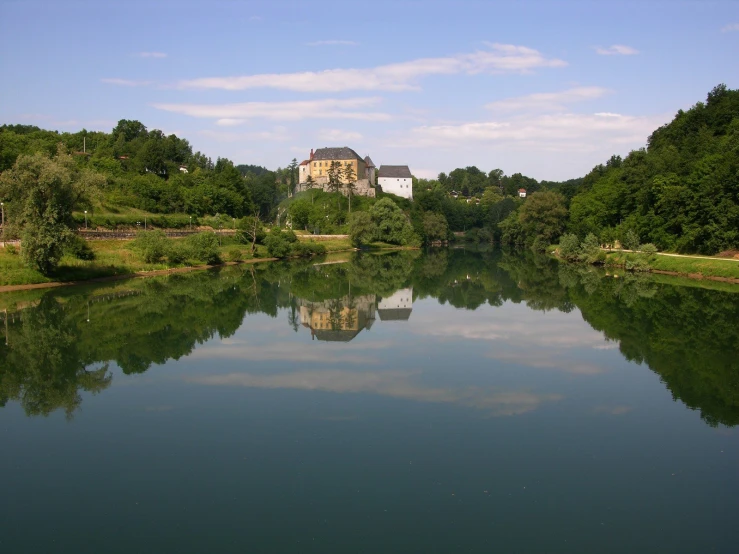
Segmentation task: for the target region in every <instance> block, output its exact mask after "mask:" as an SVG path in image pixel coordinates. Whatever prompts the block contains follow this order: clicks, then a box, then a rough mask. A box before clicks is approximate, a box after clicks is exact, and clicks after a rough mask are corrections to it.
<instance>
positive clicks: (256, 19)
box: [249, 15, 264, 23]
mask: <svg viewBox="0 0 739 554" xmlns="http://www.w3.org/2000/svg"><path fill="white" fill-rule="evenodd" d="M249 21H251V22H252V23H261V22H262V21H264V18H263V17H262V16H261V15H252V16H249Z"/></svg>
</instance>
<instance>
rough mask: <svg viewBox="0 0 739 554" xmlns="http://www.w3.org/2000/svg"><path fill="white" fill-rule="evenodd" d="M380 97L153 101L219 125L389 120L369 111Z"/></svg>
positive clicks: (162, 106)
mask: <svg viewBox="0 0 739 554" xmlns="http://www.w3.org/2000/svg"><path fill="white" fill-rule="evenodd" d="M381 101H382V99H381V98H347V99H331V98H329V99H323V100H305V101H296V102H243V103H239V104H160V103H157V104H152V106H153V107H154V108H156V109H158V110H164V111H167V112H173V113H179V114H183V115H189V116H191V117H202V118H211V119H215V120H218V122H219V125H221V126H229V125H238V124H240V123H243V122H244V120H248V119H257V118H259V119H270V120H279V121H299V120H302V119H352V120H361V121H387V120H389V119H390V115H389V114H386V113H382V112H375V111H368V109H369V108H372V107H373V106H376V105H377V104H378V103H380V102H381Z"/></svg>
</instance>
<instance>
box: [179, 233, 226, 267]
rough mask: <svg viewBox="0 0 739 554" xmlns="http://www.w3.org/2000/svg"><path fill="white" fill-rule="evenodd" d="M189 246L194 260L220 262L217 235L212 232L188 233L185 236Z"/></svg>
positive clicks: (209, 263) (209, 262) (210, 263)
mask: <svg viewBox="0 0 739 554" xmlns="http://www.w3.org/2000/svg"><path fill="white" fill-rule="evenodd" d="M187 242H188V245H189V246H190V254H191V255H192V257H193V258H195V259H196V260H200V261H203V262H205V263H206V264H208V265H213V264H217V263H220V262H221V257H220V255H219V253H218V237H217V236H216V235H215V234H214V233H210V232H207V231H206V232H203V233H198V234H196V235H190V236H189V237H188V238H187Z"/></svg>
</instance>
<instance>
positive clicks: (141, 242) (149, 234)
mask: <svg viewBox="0 0 739 554" xmlns="http://www.w3.org/2000/svg"><path fill="white" fill-rule="evenodd" d="M169 243H170V240H169V239H168V238H167V235H165V234H164V231H139V232H138V233H137V234H136V239H135V240H134V241H133V243H132V244H131V246H132V248H134V249H136V250H138V251H139V253H140V254H141V257H142V258H143V259H144V261H145V262H146V263H147V264H153V263H158V262H161V261H162V258H164V256H165V254H166V253H167V251H168V250H169Z"/></svg>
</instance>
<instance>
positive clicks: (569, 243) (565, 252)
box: [559, 233, 580, 261]
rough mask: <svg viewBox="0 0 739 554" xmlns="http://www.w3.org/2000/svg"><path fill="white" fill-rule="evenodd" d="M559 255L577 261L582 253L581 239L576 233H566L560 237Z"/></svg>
mask: <svg viewBox="0 0 739 554" xmlns="http://www.w3.org/2000/svg"><path fill="white" fill-rule="evenodd" d="M559 255H560V256H561V257H562V258H564V259H565V260H569V261H575V260H577V259H578V256H579V255H580V239H578V238H577V235H575V234H574V233H565V234H564V235H562V237H561V238H560V239H559Z"/></svg>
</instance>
